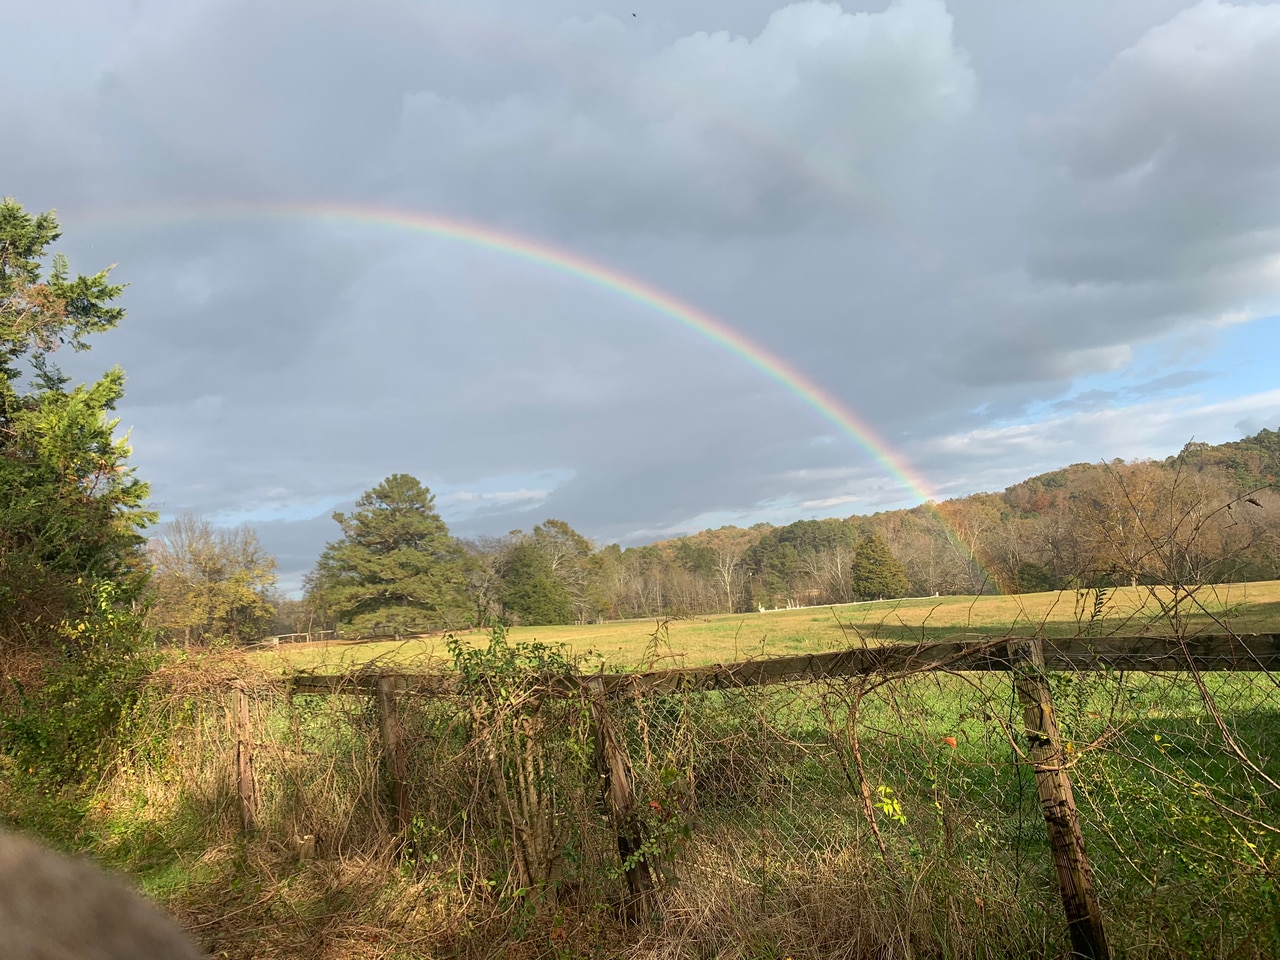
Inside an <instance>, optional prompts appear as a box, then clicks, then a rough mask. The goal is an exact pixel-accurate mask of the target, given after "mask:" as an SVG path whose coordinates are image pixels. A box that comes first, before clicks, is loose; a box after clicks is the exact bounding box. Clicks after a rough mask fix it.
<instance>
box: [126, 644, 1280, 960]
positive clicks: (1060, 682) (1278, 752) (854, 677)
mask: <svg viewBox="0 0 1280 960" xmlns="http://www.w3.org/2000/svg"><path fill="white" fill-rule="evenodd" d="M1108 642H1110V643H1111V645H1112V647H1115V644H1114V642H1112V641H1108ZM1062 643H1063V644H1064V646H1063V650H1065V649H1066V646H1065V645H1066V642H1065V641H1063V642H1062ZM1144 643H1145V644H1146V645H1145V646H1141V645H1139V646H1138V647H1133V648H1131V649H1129V650H1128V652H1127V653H1125V654H1124V655H1123V656H1119V657H1110V658H1108V657H1107V656H1103V655H1100V654H1099V653H1098V651H1099V650H1103V648H1104V647H1105V646H1106V644H1104V643H1103V642H1102V641H1098V645H1094V644H1088V645H1085V646H1080V647H1079V649H1086V647H1087V648H1088V649H1092V650H1093V653H1094V655H1093V656H1092V658H1087V657H1083V656H1075V655H1068V653H1061V651H1056V650H1055V649H1054V648H1052V647H1046V658H1047V662H1048V669H1043V670H1041V669H1039V668H1027V667H1026V666H1025V665H1023V667H1018V664H1017V662H1016V660H1015V659H1014V658H1013V657H1012V654H1011V653H1010V652H1008V651H1007V649H1006V647H1007V644H1006V641H1005V640H993V641H987V642H985V644H984V643H969V644H968V645H967V646H966V647H965V650H966V651H967V652H966V653H965V654H964V655H963V656H961V655H959V654H957V653H956V649H958V648H957V647H956V645H950V646H948V645H945V644H943V645H932V647H931V648H930V649H929V650H917V651H916V653H915V655H914V656H908V655H905V654H903V653H902V650H903V649H905V648H901V647H900V648H897V650H898V652H897V653H895V654H894V655H893V656H892V657H889V658H887V659H886V658H884V657H881V658H880V659H879V660H877V659H876V656H878V655H875V652H874V651H870V652H868V651H863V652H862V653H861V654H860V656H859V657H855V658H853V659H852V660H849V661H844V664H845V665H844V667H842V668H841V669H839V670H835V669H833V668H832V664H833V663H836V662H837V661H836V660H834V659H832V658H830V657H829V658H827V659H826V660H813V661H812V662H813V663H815V664H817V663H820V664H822V666H821V667H818V666H814V667H812V668H811V669H809V670H807V671H806V670H802V669H800V668H799V667H797V666H795V664H794V663H793V665H792V668H790V669H791V672H790V673H788V672H786V671H785V670H781V669H780V670H778V671H773V673H772V674H771V672H770V671H771V670H772V668H771V667H761V666H760V665H755V666H753V667H752V668H751V669H747V670H742V669H737V668H719V672H718V673H717V672H715V670H711V671H702V672H699V671H674V672H671V673H670V674H669V675H665V676H662V677H656V675H655V676H651V677H650V678H649V679H647V680H636V679H635V678H618V677H596V678H592V677H584V676H581V675H576V674H573V673H572V672H571V670H569V669H567V668H566V665H565V664H563V663H558V662H552V661H549V660H548V659H547V655H546V652H545V651H542V652H540V653H538V654H537V655H536V656H534V657H532V658H529V657H525V658H524V659H521V657H520V656H513V655H511V654H510V651H508V652H507V654H506V655H504V657H498V658H496V659H494V658H490V659H489V660H484V659H483V658H478V659H476V660H474V661H472V662H471V663H470V664H469V665H468V664H464V665H463V669H462V670H461V671H460V673H455V674H447V675H446V674H443V673H440V674H435V673H433V674H430V675H426V674H424V675H423V676H417V677H405V676H396V677H380V676H377V675H373V674H367V673H366V674H362V675H356V676H352V677H345V678H325V679H324V681H323V682H322V683H321V682H318V681H316V680H314V679H313V680H311V681H302V682H299V681H296V680H295V681H293V682H292V683H280V682H276V681H270V680H263V681H261V682H260V683H257V684H246V683H245V681H244V680H243V678H241V679H239V680H236V681H235V683H236V684H239V686H235V687H227V686H223V687H221V688H217V687H206V688H204V689H205V690H206V691H207V690H216V689H221V692H220V693H218V694H217V696H216V697H209V696H206V697H205V699H204V700H203V701H201V700H199V698H193V697H187V698H186V699H185V700H184V699H183V698H181V697H179V698H172V700H171V702H172V703H174V704H175V705H178V706H176V707H175V709H179V708H180V709H181V710H182V711H183V712H182V715H181V716H177V715H175V716H174V717H173V720H172V722H173V724H174V725H175V726H176V727H177V728H180V729H183V730H184V731H185V732H184V736H185V737H186V741H185V743H184V746H183V747H181V748H180V749H181V750H182V751H183V753H184V760H185V761H186V762H183V763H180V764H178V765H177V768H178V769H181V770H185V771H186V773H185V774H184V776H187V777H189V778H190V782H189V783H188V784H186V789H185V796H186V801H185V802H187V803H198V804H203V805H204V808H205V809H206V810H207V811H208V817H207V819H208V821H209V822H210V823H211V824H214V825H221V828H223V829H230V828H231V827H233V826H234V825H236V823H237V821H241V822H243V823H245V824H249V825H251V826H252V829H253V831H254V832H255V835H256V836H258V837H259V838H271V839H274V840H275V841H278V842H279V843H281V844H293V845H294V846H295V847H296V848H297V849H299V850H306V851H308V852H307V853H306V854H303V855H310V852H309V851H310V849H311V848H310V847H308V846H307V838H313V840H312V841H311V842H312V843H313V844H314V849H315V850H316V851H317V852H318V855H319V856H322V857H341V856H344V855H349V854H352V853H356V852H364V853H367V852H368V851H370V850H375V849H376V850H387V851H392V850H393V851H395V852H396V853H397V854H398V856H399V857H400V858H401V861H402V862H403V863H404V864H406V865H407V868H409V869H412V870H414V871H416V872H417V874H418V875H419V876H421V877H423V878H426V879H427V880H428V881H429V882H430V885H431V889H432V890H433V891H434V892H433V896H435V897H437V898H438V899H439V902H441V903H446V904H449V905H450V906H449V907H448V909H449V910H451V911H453V912H454V913H455V914H456V915H458V916H469V917H482V916H484V917H502V916H505V917H508V918H509V917H512V916H515V915H517V914H521V913H522V912H527V911H529V910H535V911H538V910H558V911H563V910H579V911H582V910H587V909H597V910H602V911H605V912H607V913H608V914H609V915H610V916H611V917H613V918H615V919H617V920H619V921H623V920H640V921H642V926H641V927H640V928H639V929H640V930H641V931H642V935H641V936H640V937H639V938H638V939H637V940H636V941H635V945H633V952H635V953H637V954H642V953H643V952H644V951H645V949H652V951H653V952H654V953H655V954H656V953H658V952H662V953H664V954H665V955H669V956H670V955H677V956H678V955H686V956H767V955H772V954H771V951H773V952H774V953H776V955H777V956H779V957H781V956H793V957H800V956H824V957H870V956H890V955H893V956H918V957H924V956H950V957H990V956H1024V955H1049V956H1055V955H1056V956H1067V955H1070V954H1071V952H1072V950H1073V949H1074V950H1077V951H1080V950H1082V948H1081V946H1080V942H1081V941H1079V940H1078V939H1077V936H1076V934H1077V931H1076V930H1075V929H1074V928H1069V925H1068V923H1067V922H1066V921H1064V903H1063V896H1064V893H1063V891H1064V882H1065V881H1064V880H1063V876H1064V874H1063V869H1064V867H1063V863H1062V860H1061V854H1062V851H1061V850H1060V849H1058V847H1057V846H1056V845H1055V844H1054V843H1051V838H1052V837H1053V835H1054V834H1053V829H1054V827H1053V823H1052V822H1047V820H1046V817H1049V818H1050V821H1051V820H1052V817H1054V816H1060V815H1064V814H1063V813H1062V809H1063V808H1062V807H1061V806H1058V807H1054V806H1053V805H1052V804H1050V803H1049V802H1048V801H1047V800H1046V798H1045V793H1044V791H1045V789H1046V787H1045V782H1047V781H1046V778H1051V777H1054V776H1061V775H1063V774H1065V778H1066V779H1068V780H1069V787H1068V791H1069V792H1072V793H1073V798H1072V800H1073V804H1074V811H1075V812H1074V814H1073V815H1074V816H1075V817H1076V818H1077V820H1078V828H1079V831H1080V835H1081V836H1082V838H1083V849H1084V851H1086V852H1087V862H1086V863H1085V865H1084V869H1085V870H1086V871H1087V872H1088V873H1089V874H1090V879H1091V881H1092V886H1093V888H1094V889H1095V890H1096V893H1097V900H1098V904H1099V905H1100V912H1101V917H1102V918H1103V921H1104V923H1105V926H1106V931H1107V936H1106V939H1107V941H1109V942H1110V948H1109V949H1110V950H1111V951H1113V952H1115V953H1116V954H1119V955H1124V956H1131V957H1165V956H1192V955H1195V956H1205V957H1222V958H1228V957H1230V958H1254V957H1257V958H1261V957H1274V956H1276V955H1280V901H1278V900H1277V892H1276V891H1277V886H1276V880H1277V873H1280V672H1274V666H1275V663H1276V662H1277V657H1280V646H1277V642H1276V638H1266V639H1265V642H1264V641H1258V642H1253V643H1249V642H1246V641H1242V640H1240V639H1239V638H1225V639H1223V641H1222V644H1225V645H1226V646H1223V645H1222V644H1219V646H1218V647H1214V648H1213V649H1217V650H1218V651H1219V655H1218V656H1217V658H1216V659H1215V658H1214V656H1213V655H1211V650H1210V647H1205V646H1203V645H1202V646H1201V647H1199V648H1196V649H1192V648H1191V647H1189V646H1188V645H1187V644H1186V643H1182V642H1178V641H1168V642H1165V641H1158V642H1157V641H1152V640H1151V639H1150V638H1147V639H1146V640H1145V641H1144ZM1156 643H1158V644H1162V645H1163V646H1161V647H1160V651H1159V652H1155V653H1153V652H1152V651H1153V649H1154V647H1153V644H1156ZM1046 644H1049V641H1046ZM1222 650H1227V651H1229V652H1230V655H1222ZM1259 650H1263V652H1264V654H1265V656H1263V657H1259V656H1258V651H1259ZM1135 651H1136V652H1135ZM1206 651H1209V652H1206ZM1104 652H1105V650H1104ZM854 653H857V652H856V651H851V652H850V655H851V656H852V654H854ZM1059 653H1061V655H1060V656H1059V655H1058V654H1059ZM1073 657H1074V658H1073ZM539 658H540V659H539ZM795 659H796V658H793V660H795ZM854 661H856V662H854ZM877 664H878V665H877ZM854 667H856V668H857V669H854ZM978 667H980V668H981V669H978ZM1224 667H1230V669H1224ZM1014 668H1017V669H1014ZM735 670H736V672H735ZM774 674H776V675H774ZM1028 677H1030V678H1031V679H1032V680H1034V682H1035V683H1038V684H1040V685H1041V686H1042V688H1043V690H1044V695H1043V696H1042V700H1043V703H1039V702H1036V703H1030V701H1029V700H1028V697H1027V695H1026V689H1025V687H1024V688H1023V689H1020V688H1019V683H1018V681H1019V680H1020V679H1022V680H1026V679H1027V678H1028ZM708 678H712V679H708ZM762 678H763V679H762ZM1029 703H1030V706H1029ZM1029 709H1030V710H1031V712H1030V713H1029V712H1028V710H1029ZM1037 710H1041V711H1048V712H1047V713H1044V712H1041V713H1039V714H1037V713H1036V711H1037ZM1033 715H1034V716H1040V717H1041V718H1042V719H1043V720H1045V721H1046V722H1047V723H1048V726H1047V727H1046V726H1039V727H1037V726H1036V724H1035V723H1033V722H1030V721H1029V718H1032V717H1033ZM219 717H223V718H225V719H223V720H221V721H219V720H218V719H217V718H219ZM1033 727H1035V728H1034V729H1033ZM1046 731H1047V732H1046ZM1037 750H1039V751H1040V752H1039V753H1038V754H1037V753H1036V751H1037ZM1046 757H1048V758H1049V759H1045V758H1046ZM1037 758H1038V759H1037ZM170 759H171V758H170ZM152 761H153V762H154V763H155V765H156V769H162V768H165V769H169V767H167V766H166V759H165V758H164V757H162V756H156V757H153V758H152ZM139 762H141V758H140V760H139ZM246 779H247V782H246ZM1067 909H1068V917H1067V919H1068V920H1070V906H1069V905H1068V908H1067ZM645 944H649V945H650V947H646V946H645ZM659 944H660V946H659ZM1088 949H1091V950H1094V951H1095V952H1102V950H1105V949H1107V948H1106V947H1105V943H1102V944H1101V947H1099V945H1098V944H1095V945H1094V947H1090V948H1088Z"/></svg>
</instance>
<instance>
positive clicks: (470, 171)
mask: <svg viewBox="0 0 1280 960" xmlns="http://www.w3.org/2000/svg"><path fill="white" fill-rule="evenodd" d="M0 23H3V25H4V35H5V38H6V39H5V56H4V57H3V58H0V130H3V131H4V135H3V146H0V194H3V195H8V196H12V197H14V198H16V199H17V200H18V201H19V202H21V203H22V204H23V205H24V206H25V207H26V208H27V209H28V210H45V209H51V208H56V209H57V211H58V213H59V216H60V218H61V221H62V224H63V227H64V237H63V240H62V241H61V242H60V244H59V249H60V250H62V251H63V252H65V253H66V254H67V255H68V257H69V258H70V260H71V264H72V266H73V268H76V269H79V270H81V271H86V272H90V271H96V270H98V269H101V268H103V267H105V266H108V265H111V264H115V265H116V267H115V271H114V273H113V277H114V278H115V279H116V280H118V281H120V282H126V283H127V284H128V287H127V288H126V291H125V294H124V297H123V301H122V302H123V305H124V306H125V307H126V308H127V309H128V316H127V318H126V319H125V321H124V322H123V323H122V324H121V326H120V327H119V329H118V330H116V331H113V332H111V333H110V334H107V335H104V336H102V337H100V338H97V341H96V343H95V344H94V349H93V351H92V352H90V353H87V354H82V355H76V356H73V357H71V358H68V359H67V361H65V363H64V367H65V369H66V370H67V371H68V372H70V373H72V374H74V375H75V376H77V377H79V378H92V377H94V376H97V375H98V374H99V373H100V372H101V371H102V370H103V369H105V368H107V367H109V366H111V365H113V364H119V365H120V366H122V367H123V368H124V369H125V371H126V372H127V374H128V388H127V389H128V396H127V398H126V399H125V401H124V402H123V403H122V405H121V406H120V409H119V414H120V416H121V426H122V429H124V428H127V429H130V430H131V431H132V432H131V437H132V442H133V445H134V450H135V455H134V462H135V463H136V465H137V469H138V474H139V476H141V477H143V478H144V479H147V480H149V481H150V482H151V484H152V492H153V498H154V504H155V506H156V508H157V509H158V510H160V511H161V513H162V515H163V516H165V517H173V516H175V515H177V514H180V513H184V512H194V513H198V514H201V515H204V516H206V517H208V518H210V519H211V520H213V521H214V522H215V523H218V524H224V525H235V524H238V523H250V524H251V525H253V526H254V527H255V529H256V530H257V531H258V533H259V536H260V537H261V539H262V540H263V542H264V543H265V544H266V546H267V547H268V548H269V549H270V550H272V551H273V552H274V553H275V554H276V555H277V557H278V560H279V565H280V574H281V583H282V585H283V586H284V587H285V588H286V589H290V590H293V589H296V588H297V587H298V585H299V584H300V582H301V577H302V575H303V574H304V573H305V572H306V571H307V570H308V569H309V568H310V567H311V566H312V565H313V564H314V562H315V559H316V557H317V556H318V555H319V552H320V551H321V550H322V549H323V547H324V544H325V543H326V541H329V540H333V539H336V538H337V537H338V536H339V535H340V531H339V529H338V527H337V525H336V524H335V523H334V522H333V520H332V519H331V515H332V512H333V511H334V510H335V509H347V508H348V507H349V505H350V504H351V503H352V502H353V501H354V500H355V499H356V498H357V497H358V496H359V495H360V494H361V492H362V491H364V490H367V489H369V488H370V487H372V486H374V485H375V484H376V483H378V482H379V481H380V480H381V479H382V478H384V477H386V476H387V475H389V474H391V473H397V472H405V473H411V474H413V475H415V476H417V477H418V478H419V479H420V480H422V481H423V482H424V483H426V484H427V485H428V486H430V488H431V489H432V490H433V491H434V492H435V494H436V497H437V501H436V502H437V505H438V507H439V509H440V512H441V514H442V515H443V516H444V518H445V519H446V520H447V521H448V522H449V524H450V527H451V529H453V530H454V532H455V533H458V534H460V535H464V536H475V535H481V534H501V533H505V532H507V531H509V530H512V529H517V528H522V529H526V530H527V529H530V528H531V527H532V526H533V525H534V524H536V523H539V522H541V521H542V520H544V519H546V518H548V517H556V518H560V519H563V520H566V521H568V522H569V523H570V524H572V525H573V526H574V527H575V528H576V529H578V530H579V531H581V532H583V533H585V534H587V535H589V536H591V537H593V538H594V539H596V540H597V541H598V542H600V543H609V542H615V541H616V542H621V543H623V544H636V543H644V542H650V541H653V540H655V539H660V538H663V537H667V536H671V535H676V534H680V533H687V532H694V531H697V530H700V529H704V528H706V527H715V526H719V525H721V524H726V523H734V524H739V525H745V524H750V523H755V522H759V521H769V522H774V523H786V522H790V521H792V520H796V519H806V518H809V517H824V516H847V515H850V514H854V513H870V512H874V511H876V510H882V509H888V508H894V507H900V506H909V505H912V504H914V503H918V502H920V500H921V499H922V498H924V497H926V496H928V497H935V498H939V499H942V498H946V497H951V496H959V495H964V494H968V493H972V492H975V491H978V490H998V489H1002V488H1003V487H1005V486H1008V485H1009V484H1012V483H1015V482H1017V481H1019V480H1021V479H1023V478H1025V477H1027V476H1031V475H1034V474H1036V473H1041V472H1045V471H1048V470H1052V469H1055V468H1057V467H1060V466H1064V465H1066V464H1069V463H1076V462H1083V461H1094V462H1096V461H1099V460H1110V459H1113V458H1116V457H1123V458H1126V459H1131V458H1141V457H1164V456H1167V455H1170V454H1172V453H1176V452H1177V450H1178V449H1180V448H1181V447H1182V446H1183V444H1185V443H1186V442H1188V441H1189V440H1192V439H1195V440H1198V441H1205V442H1210V443H1217V442H1222V441H1226V440H1231V439H1237V438H1239V437H1242V436H1245V435H1248V434H1251V433H1254V432H1256V431H1258V430H1260V429H1262V428H1264V427H1270V428H1276V427H1278V426H1280V363H1277V362H1276V361H1275V360H1274V359H1273V358H1275V357H1277V356H1280V97H1277V96H1276V93H1275V91H1277V90H1280V4H1252V5H1249V4H1231V3H1220V2H1208V0H1206V2H1199V3H1195V4H1187V3H1183V2H1159V0H1131V2H1127V3H1124V4H1115V3H1113V2H1110V0H1038V2H1036V3H1034V4H1028V3H1025V2H1023V0H953V2H950V3H944V2H941V0H894V2H891V3H888V4H887V5H886V3H884V2H883V0H881V2H873V3H867V4H860V3H854V2H846V3H843V4H837V3H822V2H799V3H791V4H780V3H776V2H763V0H704V2H700V3H697V4H689V3H687V2H683V0H679V2H677V0H595V2H587V0H539V2H538V3H536V4H531V3H527V2H523V0H433V2H432V3H430V4H424V3H421V2H420V0H361V2H359V3H357V2H355V0H345V2H343V0H272V2H270V3H263V2H261V0H47V2H43V3H29V2H17V0H0ZM424 224H425V225H434V227H433V228H432V229H424V228H423V225H424ZM636 291H642V292H643V293H644V295H643V296H641V295H638V294H637V293H636Z"/></svg>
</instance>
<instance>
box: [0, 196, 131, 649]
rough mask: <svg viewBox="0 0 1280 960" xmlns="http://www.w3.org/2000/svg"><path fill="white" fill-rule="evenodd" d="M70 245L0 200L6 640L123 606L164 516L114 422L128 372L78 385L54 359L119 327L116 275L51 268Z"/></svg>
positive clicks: (45, 635)
mask: <svg viewBox="0 0 1280 960" xmlns="http://www.w3.org/2000/svg"><path fill="white" fill-rule="evenodd" d="M60 236H61V233H60V231H59V229H58V221H57V218H56V217H55V216H54V214H53V213H42V214H36V215H32V214H28V213H26V212H25V211H24V210H23V209H22V207H21V206H20V205H19V204H18V203H17V202H15V201H14V200H12V199H8V198H5V199H3V200H0V641H4V640H8V641H15V640H19V639H21V640H25V641H28V642H30V641H35V642H43V643H46V644H47V643H49V642H50V641H51V640H52V639H53V638H54V637H55V635H56V634H57V632H58V631H59V630H60V629H61V625H62V624H63V623H64V622H67V621H70V620H74V619H76V618H77V617H79V616H82V615H86V614H87V613H88V612H89V611H92V610H95V609H97V608H98V607H99V606H100V605H101V602H102V600H101V598H102V597H103V596H106V595H110V596H111V598H112V600H111V603H112V604H114V605H116V606H121V605H123V604H125V603H127V602H128V601H129V600H132V599H134V598H136V597H137V596H138V594H139V592H140V590H141V588H142V587H143V585H144V584H145V582H146V575H147V569H146V563H145V562H144V560H143V558H142V554H141V551H140V547H141V544H142V543H143V538H142V536H141V534H140V533H139V530H140V528H142V527H144V526H146V525H147V524H148V523H150V522H152V521H154V519H155V514H154V513H152V512H151V511H149V510H147V509H145V506H144V505H145V502H146V498H147V495H148V489H147V485H146V484H145V483H143V482H141V481H139V480H137V479H135V478H134V476H133V469H132V468H131V467H129V466H128V462H127V461H128V458H129V455H130V452H131V451H130V447H129V444H128V441H127V439H125V438H117V437H116V436H115V429H116V426H117V425H118V423H119V420H118V418H115V417H111V416H110V415H109V414H110V411H112V410H113V409H114V408H115V405H116V403H117V402H118V401H119V400H120V398H121V397H122V396H123V395H124V373H123V371H121V370H120V368H119V367H114V368H112V369H111V370H109V371H108V372H107V373H105V374H104V375H103V376H102V377H101V378H100V379H99V380H98V381H97V382H95V383H92V384H88V385H85V384H80V385H77V386H71V384H70V379H69V378H68V377H66V376H64V375H63V374H62V372H61V371H60V370H59V369H58V368H57V366H56V365H55V364H54V363H53V361H52V358H51V355H52V354H53V352H54V351H56V350H58V349H59V348H61V347H69V348H70V349H72V350H87V349H88V348H89V346H88V344H87V343H86V342H85V339H86V338H87V337H88V336H90V335H91V334H94V333H100V332H103V331H106V330H110V329H111V328H112V327H114V326H115V325H116V324H117V323H119V322H120V320H121V319H122V318H123V317H124V310H123V309H121V308H120V307H114V306H111V305H110V304H111V301H113V300H115V299H116V298H117V297H118V296H119V295H120V292H121V287H119V286H117V285H113V284H111V283H109V282H108V279H107V278H108V271H106V270H104V271H102V272H101V273H97V274H94V275H92V276H74V277H73V276H72V275H71V273H70V272H69V269H68V265H67V262H66V260H65V258H64V257H62V256H61V255H56V256H53V257H52V258H51V260H50V262H49V263H48V264H47V269H46V264H45V261H46V259H47V248H48V247H49V246H50V245H51V244H52V243H54V242H55V241H56V240H57V239H58V238H59V237H60ZM104 591H105V592H104ZM0 646H3V644H2V643H0Z"/></svg>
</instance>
